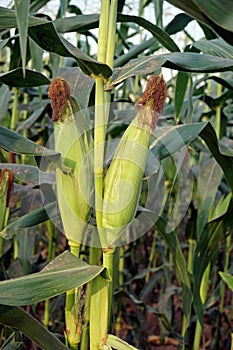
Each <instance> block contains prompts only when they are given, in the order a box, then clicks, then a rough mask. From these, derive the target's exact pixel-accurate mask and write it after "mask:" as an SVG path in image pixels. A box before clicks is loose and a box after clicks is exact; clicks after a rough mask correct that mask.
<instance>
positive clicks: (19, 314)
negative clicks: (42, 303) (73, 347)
mask: <svg viewBox="0 0 233 350" xmlns="http://www.w3.org/2000/svg"><path fill="white" fill-rule="evenodd" d="M0 323H1V324H3V325H4V326H8V327H10V328H13V329H17V330H19V331H21V332H23V333H24V334H25V335H26V336H27V337H28V338H29V339H31V340H32V341H33V342H35V343H36V344H37V345H38V346H40V347H41V348H42V349H46V350H54V349H56V350H67V349H68V348H67V347H66V346H65V344H63V343H62V342H60V340H58V338H56V337H55V335H53V334H52V333H51V332H49V331H48V329H46V328H45V327H44V326H43V325H42V324H41V323H40V322H38V321H37V320H36V319H35V318H33V317H32V316H31V315H29V313H28V312H26V311H24V310H23V309H21V308H20V307H17V306H8V305H0Z"/></svg>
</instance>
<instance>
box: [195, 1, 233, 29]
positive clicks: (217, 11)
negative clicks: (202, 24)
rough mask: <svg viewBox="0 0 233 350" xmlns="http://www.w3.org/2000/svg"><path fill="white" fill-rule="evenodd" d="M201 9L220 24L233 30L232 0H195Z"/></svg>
mask: <svg viewBox="0 0 233 350" xmlns="http://www.w3.org/2000/svg"><path fill="white" fill-rule="evenodd" d="M194 3H195V4H196V5H197V6H198V8H199V10H200V11H201V12H202V13H203V14H204V15H205V16H207V17H208V18H209V19H210V20H211V21H213V22H214V23H216V24H217V25H218V26H221V27H222V28H224V29H226V30H229V31H231V32H233V21H232V17H233V8H232V1H231V0H224V1H221V2H220V1H218V0H208V1H202V0H194Z"/></svg>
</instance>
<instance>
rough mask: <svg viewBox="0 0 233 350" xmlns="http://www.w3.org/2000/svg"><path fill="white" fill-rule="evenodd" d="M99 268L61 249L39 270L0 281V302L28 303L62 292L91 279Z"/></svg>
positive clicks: (100, 268) (8, 303) (6, 303)
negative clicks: (59, 253)
mask: <svg viewBox="0 0 233 350" xmlns="http://www.w3.org/2000/svg"><path fill="white" fill-rule="evenodd" d="M102 270H103V267H102V266H95V265H92V266H90V265H88V264H86V263H85V262H83V261H82V260H80V259H78V258H76V257H75V256H74V255H72V254H71V253H69V252H68V251H65V252H64V253H62V254H61V255H59V256H58V257H57V258H55V259H54V260H52V261H51V262H50V263H49V264H48V265H47V266H46V267H45V268H44V269H43V270H42V271H40V272H38V273H34V274H31V275H27V276H23V277H18V278H14V279H11V280H5V281H2V282H0V303H1V304H3V305H12V306H20V305H28V304H34V303H37V302H39V301H42V300H45V299H47V298H52V297H54V296H56V295H59V294H62V293H64V292H66V291H67V290H70V289H73V288H76V287H80V286H81V285H83V284H84V283H87V282H89V281H91V280H92V279H93V278H94V277H96V276H98V275H99V274H100V273H101V271H102Z"/></svg>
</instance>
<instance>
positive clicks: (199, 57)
mask: <svg viewBox="0 0 233 350" xmlns="http://www.w3.org/2000/svg"><path fill="white" fill-rule="evenodd" d="M161 67H166V68H171V69H176V70H178V71H186V72H206V73H210V72H222V71H229V70H232V69H233V60H232V59H224V58H220V57H216V56H211V55H203V54H198V53H191V52H184V53H178V52H173V53H166V54H160V55H159V54H158V55H153V56H149V57H141V58H137V59H133V60H131V61H129V62H128V63H127V64H126V65H125V66H123V67H121V68H116V69H114V73H113V77H112V83H111V84H109V85H107V86H106V90H108V89H111V88H113V87H114V86H115V85H117V84H119V83H121V82H122V81H124V80H125V79H127V78H129V77H132V76H135V75H138V74H143V75H146V74H150V73H154V72H155V71H156V70H158V69H159V68H161Z"/></svg>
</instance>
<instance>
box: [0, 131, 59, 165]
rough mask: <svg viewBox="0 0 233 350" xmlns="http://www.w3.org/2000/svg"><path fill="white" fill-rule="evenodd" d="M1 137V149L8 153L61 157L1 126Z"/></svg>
mask: <svg viewBox="0 0 233 350" xmlns="http://www.w3.org/2000/svg"><path fill="white" fill-rule="evenodd" d="M0 136H1V138H0V147H2V148H4V149H5V150H6V151H9V152H14V153H17V154H28V155H30V156H53V157H54V158H55V159H58V158H59V157H60V154H59V153H57V152H55V151H53V150H49V149H48V148H45V147H42V146H40V145H38V144H37V143H35V142H33V141H31V140H29V139H26V138H25V137H23V136H22V135H20V134H17V133H16V132H14V131H11V130H9V129H7V128H4V127H3V126H1V125H0Z"/></svg>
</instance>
